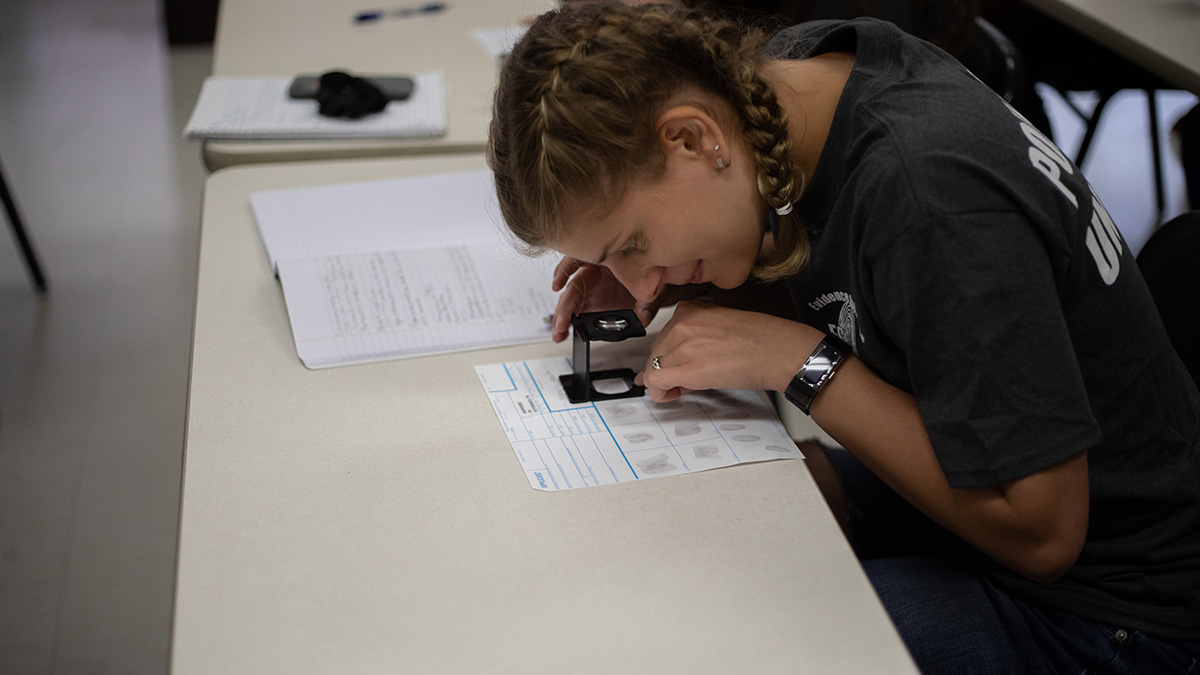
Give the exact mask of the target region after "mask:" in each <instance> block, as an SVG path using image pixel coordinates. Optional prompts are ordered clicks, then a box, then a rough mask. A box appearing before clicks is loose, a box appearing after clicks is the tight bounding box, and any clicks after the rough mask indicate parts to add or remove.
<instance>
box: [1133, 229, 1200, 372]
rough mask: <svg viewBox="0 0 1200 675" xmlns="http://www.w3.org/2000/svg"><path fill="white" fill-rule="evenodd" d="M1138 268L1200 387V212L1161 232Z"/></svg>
mask: <svg viewBox="0 0 1200 675" xmlns="http://www.w3.org/2000/svg"><path fill="white" fill-rule="evenodd" d="M1137 264H1138V268H1139V269H1140V270H1141V272H1142V276H1143V277H1144V278H1145V279H1146V285H1147V286H1149V287H1150V295H1152V296H1153V297H1154V304H1155V305H1156V306H1157V307H1158V314H1159V316H1161V317H1162V321H1163V325H1164V326H1166V329H1167V335H1168V336H1170V338H1171V345H1172V346H1174V347H1175V351H1176V353H1178V354H1179V358H1180V359H1182V360H1183V364H1184V366H1186V367H1187V369H1188V372H1189V373H1191V374H1192V379H1193V380H1195V381H1196V383H1197V384H1200V304H1198V303H1197V298H1200V211H1189V212H1187V213H1185V214H1183V215H1181V216H1178V217H1176V218H1173V219H1171V221H1170V222H1167V223H1165V224H1164V225H1163V226H1162V227H1160V228H1158V229H1157V230H1156V231H1155V232H1154V234H1153V235H1151V237H1150V240H1149V241H1147V242H1146V245H1145V246H1144V247H1142V250H1141V252H1140V253H1138V256H1137Z"/></svg>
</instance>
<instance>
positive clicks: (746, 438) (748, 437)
mask: <svg viewBox="0 0 1200 675" xmlns="http://www.w3.org/2000/svg"><path fill="white" fill-rule="evenodd" d="M733 440H735V441H741V442H742V443H753V442H755V441H761V440H762V438H761V437H759V436H751V435H749V434H738V435H736V436H734V437H733Z"/></svg>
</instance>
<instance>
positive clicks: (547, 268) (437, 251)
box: [279, 244, 556, 368]
mask: <svg viewBox="0 0 1200 675" xmlns="http://www.w3.org/2000/svg"><path fill="white" fill-rule="evenodd" d="M553 266H554V261H553V260H552V259H549V258H538V259H530V258H525V257H523V256H521V255H520V254H518V253H517V252H516V251H514V250H512V249H511V248H507V247H502V246H497V245H495V244H483V245H472V246H445V247H431V248H420V249H405V250H401V251H386V252H374V253H358V254H347V255H335V256H323V257H318V258H293V259H285V260H280V261H279V280H280V283H281V284H282V285H283V295H284V299H285V301H286V303H287V309H288V318H289V320H290V321H291V324H292V335H293V337H294V338H295V340H296V351H297V353H298V354H299V356H300V359H301V360H302V361H303V362H304V365H306V366H308V367H309V368H325V367H329V366H341V365H349V364H355V363H368V362H371V361H381V360H386V359H396V358H404V357H410V356H418V355H425V354H443V353H447V352H454V351H463V350H467V349H478V348H482V347H496V346H502V345H512V344H521V343H525V342H537V341H540V340H548V339H549V338H550V327H549V324H548V323H547V322H546V317H547V316H548V315H549V314H550V313H551V312H553V311H554V304H555V301H556V298H555V294H554V293H552V292H550V285H549V282H548V281H547V280H548V279H549V278H550V274H551V271H552V270H553Z"/></svg>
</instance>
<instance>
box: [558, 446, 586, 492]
mask: <svg viewBox="0 0 1200 675" xmlns="http://www.w3.org/2000/svg"><path fill="white" fill-rule="evenodd" d="M560 440H561V439H560ZM563 450H566V451H567V457H570V458H571V464H574V465H575V473H577V474H579V477H580V478H581V479H583V484H584V485H587V474H585V473H584V472H583V470H582V469H580V468H579V460H578V459H576V458H575V453H574V452H571V448H570V446H568V445H567V444H566V443H563Z"/></svg>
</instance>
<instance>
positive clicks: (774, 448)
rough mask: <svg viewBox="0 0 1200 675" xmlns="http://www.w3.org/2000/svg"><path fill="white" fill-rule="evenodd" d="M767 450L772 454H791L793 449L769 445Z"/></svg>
mask: <svg viewBox="0 0 1200 675" xmlns="http://www.w3.org/2000/svg"><path fill="white" fill-rule="evenodd" d="M767 449H768V450H770V451H771V452H791V451H792V449H791V448H785V447H783V446H782V445H768V446H767Z"/></svg>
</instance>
